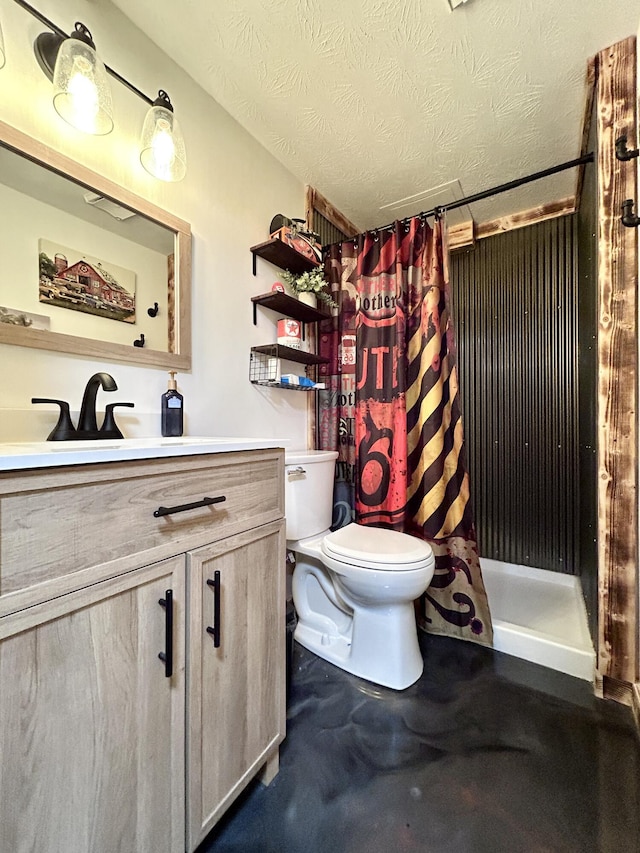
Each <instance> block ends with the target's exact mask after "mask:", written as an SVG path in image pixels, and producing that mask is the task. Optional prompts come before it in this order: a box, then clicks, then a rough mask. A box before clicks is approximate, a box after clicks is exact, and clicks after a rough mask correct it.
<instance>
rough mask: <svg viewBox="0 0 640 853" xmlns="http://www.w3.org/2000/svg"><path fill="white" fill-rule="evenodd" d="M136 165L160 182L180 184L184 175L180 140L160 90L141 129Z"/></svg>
mask: <svg viewBox="0 0 640 853" xmlns="http://www.w3.org/2000/svg"><path fill="white" fill-rule="evenodd" d="M140 162H141V163H142V165H143V166H144V168H145V169H146V170H147V172H149V174H150V175H153V176H154V177H155V178H159V179H160V180H161V181H180V180H182V178H184V176H185V174H186V171H187V159H186V153H185V147H184V139H183V138H182V132H181V130H180V125H179V123H178V119H177V118H176V117H175V115H174V114H173V107H172V106H171V101H170V100H169V96H168V95H167V93H166V92H163V91H162V90H160V92H158V97H157V98H156V100H155V101H154V102H153V105H152V107H151V109H150V110H149V112H148V113H147V115H146V117H145V120H144V125H143V128H142V140H141V143H140Z"/></svg>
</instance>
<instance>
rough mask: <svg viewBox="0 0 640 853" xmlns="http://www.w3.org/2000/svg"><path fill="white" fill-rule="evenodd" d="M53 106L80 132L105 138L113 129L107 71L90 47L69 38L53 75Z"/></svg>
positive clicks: (63, 44) (83, 42) (80, 41)
mask: <svg viewBox="0 0 640 853" xmlns="http://www.w3.org/2000/svg"><path fill="white" fill-rule="evenodd" d="M53 106H54V107H55V109H56V112H57V113H58V115H60V116H61V117H62V118H63V119H64V120H65V121H66V122H68V123H69V124H70V125H72V126H73V127H75V128H77V130H81V131H83V132H84V133H92V134H94V135H95V136H103V135H104V134H107V133H111V131H112V130H113V104H112V101H111V89H110V87H109V81H108V79H107V72H106V70H105V67H104V65H103V64H102V62H101V60H100V59H99V57H98V55H97V53H96V52H95V50H94V49H93V47H92V46H91V45H90V44H87V43H86V42H85V41H82V40H81V39H79V38H73V37H72V38H68V39H65V40H64V41H63V42H62V44H61V46H60V50H59V51H58V57H57V59H56V67H55V69H54V72H53Z"/></svg>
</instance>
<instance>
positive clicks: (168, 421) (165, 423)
mask: <svg viewBox="0 0 640 853" xmlns="http://www.w3.org/2000/svg"><path fill="white" fill-rule="evenodd" d="M169 376H170V377H171V379H169V388H168V389H167V391H166V392H165V393H164V394H163V395H162V405H161V412H162V414H161V420H162V435H164V436H179V435H182V425H183V417H182V416H183V411H184V406H183V402H184V401H183V397H182V394H179V393H178V390H177V389H178V386H177V384H176V371H175V370H170V371H169Z"/></svg>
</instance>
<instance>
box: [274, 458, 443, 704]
mask: <svg viewBox="0 0 640 853" xmlns="http://www.w3.org/2000/svg"><path fill="white" fill-rule="evenodd" d="M337 455H338V454H337V453H335V452H333V451H298V452H295V451H287V453H286V454H285V512H286V519H287V547H288V548H289V550H291V551H293V552H294V553H295V557H296V567H295V570H294V572H293V579H292V592H293V602H294V605H295V608H296V611H297V614H298V624H297V627H296V630H295V635H294V636H295V639H296V640H297V641H298V642H299V643H300V644H301V645H303V646H305V647H306V648H307V649H309V650H310V651H312V652H314V653H315V654H317V655H318V656H319V657H321V658H323V659H324V660H327V661H329V662H330V663H332V664H334V665H335V666H338V667H340V668H341V669H344V670H346V671H347V672H351V673H353V674H354V675H358V676H360V677H361V678H364V679H367V680H368V681H372V682H374V683H375V684H381V685H383V686H385V687H391V688H393V689H395V690H402V689H404V688H405V687H408V686H409V685H411V684H413V683H414V682H415V681H416V680H417V679H418V678H419V677H420V675H421V673H422V668H423V661H422V655H421V653H420V648H419V646H418V635H417V628H416V620H415V611H414V606H413V602H414V600H415V599H416V598H418V597H419V596H420V595H422V593H423V592H424V591H425V590H426V588H427V587H428V585H429V583H430V581H431V578H432V577H433V572H434V565H435V561H434V557H433V552H432V551H431V548H430V546H429V545H428V544H427V543H426V542H424V541H422V540H421V539H417V538H415V537H413V536H408V535H406V534H404V533H399V532H397V531H394V530H386V529H383V528H377V527H367V526H364V525H360V524H348V525H347V526H346V527H342V528H340V529H339V530H336V531H333V532H330V529H329V528H330V523H331V512H332V493H333V474H334V466H335V460H336V458H337Z"/></svg>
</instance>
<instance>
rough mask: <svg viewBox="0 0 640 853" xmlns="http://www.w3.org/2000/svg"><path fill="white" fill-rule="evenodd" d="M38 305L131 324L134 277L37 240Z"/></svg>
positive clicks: (111, 266)
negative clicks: (44, 303) (68, 309)
mask: <svg viewBox="0 0 640 853" xmlns="http://www.w3.org/2000/svg"><path fill="white" fill-rule="evenodd" d="M39 251H40V255H39V267H40V285H39V287H40V302H46V303H48V304H50V305H56V306H57V307H59V308H70V309H71V310H73V311H82V312H84V313H86V314H94V315H96V316H98V317H104V318H106V319H108V320H119V321H121V322H124V323H135V320H136V298H135V280H136V276H135V273H134V272H132V271H131V270H125V269H123V268H121V267H118V266H116V265H114V264H111V263H109V264H107V262H105V261H101V260H98V259H97V258H93V257H90V256H89V255H80V253H79V252H77V251H74V250H73V249H68V248H66V247H64V246H59V245H56V244H54V243H50V242H49V241H47V240H40V244H39Z"/></svg>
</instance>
